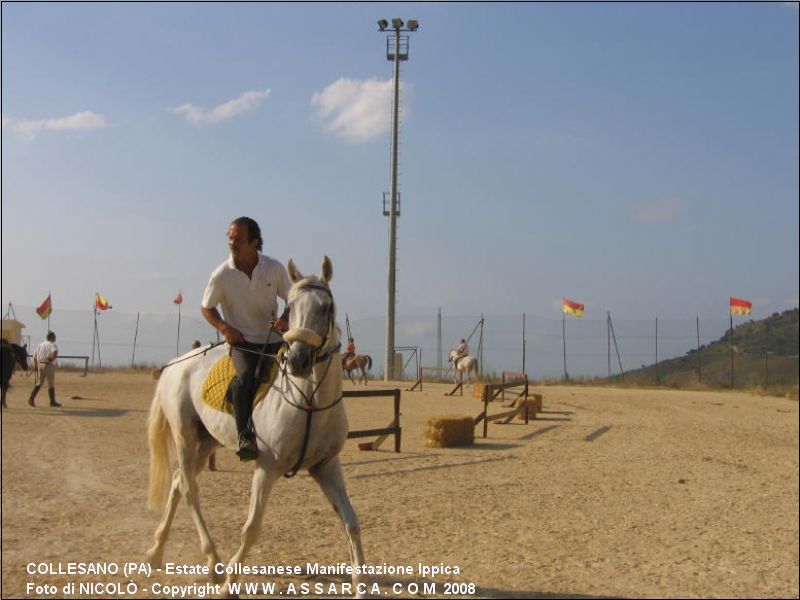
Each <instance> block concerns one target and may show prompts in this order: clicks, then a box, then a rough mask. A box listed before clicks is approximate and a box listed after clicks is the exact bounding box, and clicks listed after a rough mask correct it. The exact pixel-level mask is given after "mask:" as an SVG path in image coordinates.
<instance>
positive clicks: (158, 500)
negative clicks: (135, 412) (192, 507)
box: [147, 383, 173, 510]
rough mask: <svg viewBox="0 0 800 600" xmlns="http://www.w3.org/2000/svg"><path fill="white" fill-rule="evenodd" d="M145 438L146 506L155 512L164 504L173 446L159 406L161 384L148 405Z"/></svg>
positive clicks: (165, 418) (170, 434)
mask: <svg viewBox="0 0 800 600" xmlns="http://www.w3.org/2000/svg"><path fill="white" fill-rule="evenodd" d="M147 438H148V442H149V445H150V489H149V490H148V493H147V506H148V507H149V508H150V509H151V510H156V509H158V508H159V507H161V505H162V504H163V503H164V499H165V497H166V491H167V488H168V484H169V482H170V474H171V473H170V452H171V449H172V445H173V440H172V430H171V428H170V426H169V421H167V417H166V416H165V415H164V408H163V406H162V405H161V383H159V385H157V386H156V393H155V395H154V396H153V402H152V404H151V405H150V417H149V418H148V420H147Z"/></svg>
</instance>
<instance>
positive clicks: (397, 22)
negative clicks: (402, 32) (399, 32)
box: [392, 19, 403, 29]
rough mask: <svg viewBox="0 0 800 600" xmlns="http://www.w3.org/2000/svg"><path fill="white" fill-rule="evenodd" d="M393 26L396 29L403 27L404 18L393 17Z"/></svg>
mask: <svg viewBox="0 0 800 600" xmlns="http://www.w3.org/2000/svg"><path fill="white" fill-rule="evenodd" d="M392 27H394V28H395V29H402V28H403V19H392Z"/></svg>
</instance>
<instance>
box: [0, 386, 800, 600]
mask: <svg viewBox="0 0 800 600" xmlns="http://www.w3.org/2000/svg"><path fill="white" fill-rule="evenodd" d="M30 384H31V382H30V380H26V379H24V378H23V377H20V376H19V375H17V376H15V379H14V387H13V388H12V390H11V391H10V392H9V398H8V403H9V405H10V408H9V409H7V410H5V411H4V412H3V417H2V434H3V436H2V451H3V453H2V596H3V597H4V598H15V597H17V598H19V597H61V596H62V595H63V593H62V592H63V586H64V585H65V584H66V583H69V582H75V583H77V584H80V583H92V582H112V583H114V582H117V583H119V582H122V583H123V584H124V583H126V582H127V581H128V578H126V577H125V576H124V575H121V574H120V575H116V576H114V575H108V576H93V575H50V574H33V575H31V574H28V572H27V569H28V567H27V565H28V564H29V563H34V568H35V566H36V565H38V564H41V563H45V564H46V565H47V564H52V565H53V567H54V568H58V567H59V565H61V567H62V568H66V567H67V563H69V562H101V563H104V564H111V565H123V564H124V563H127V562H129V561H141V560H143V556H144V552H145V550H146V549H147V548H148V547H149V546H150V545H151V543H152V536H153V532H154V529H155V527H156V524H157V523H158V520H159V518H160V515H156V514H153V513H150V512H148V511H147V509H146V506H145V496H146V489H147V476H148V451H147V445H146V436H145V420H146V416H147V410H148V406H149V403H150V397H151V393H152V390H153V388H154V382H153V380H152V379H151V378H150V376H149V374H146V373H131V372H119V373H102V374H90V375H89V376H88V377H86V378H82V377H79V376H78V374H76V373H64V372H60V373H59V374H58V375H57V384H58V394H59V399H60V401H61V402H62V403H63V404H64V407H63V408H61V409H50V408H45V407H43V406H42V407H37V408H29V407H28V406H27V403H26V397H27V393H28V391H29V388H30ZM398 386H400V387H402V389H403V390H404V391H403V396H402V413H403V416H402V426H403V444H402V453H400V454H395V453H394V452H393V451H392V442H391V440H387V441H386V443H385V444H384V446H383V447H382V448H381V450H380V451H378V452H360V451H359V450H358V446H357V440H351V441H348V442H347V445H346V447H345V449H344V451H343V453H342V459H343V464H344V470H345V476H346V478H347V482H348V488H349V491H350V495H351V498H352V500H353V503H354V505H355V508H356V510H357V511H358V514H359V516H360V519H361V524H362V528H363V543H364V549H365V553H366V557H367V560H368V562H369V563H371V564H381V563H384V562H385V563H387V564H389V565H412V566H413V567H414V569H415V570H416V571H415V574H414V575H411V576H384V577H377V578H373V579H375V580H376V581H377V582H378V584H379V585H380V586H381V590H380V594H381V595H382V596H384V597H410V596H416V597H434V596H435V597H445V596H446V595H447V594H446V592H448V591H450V592H453V591H457V592H458V594H457V595H458V596H461V597H464V596H468V595H470V592H472V590H473V589H474V594H473V595H474V596H476V597H482V598H504V597H512V598H514V597H516V598H562V597H605V596H618V597H632V596H633V597H676V598H677V597H687V598H692V597H797V596H798V403H797V402H796V401H791V400H785V399H779V398H764V397H756V396H750V395H745V394H727V393H706V392H676V391H648V390H619V389H607V388H584V387H547V388H541V389H539V390H538V391H541V392H542V393H543V394H544V409H545V410H544V412H543V413H542V414H540V415H539V417H538V418H537V419H536V420H535V421H532V422H531V423H530V424H528V425H525V424H522V423H515V424H510V425H499V424H492V425H490V427H489V437H488V438H487V439H485V440H484V439H480V438H479V439H477V440H476V443H475V445H474V446H472V447H467V448H454V449H429V448H425V447H424V445H423V437H422V436H423V428H424V423H425V422H426V421H427V419H428V418H429V417H431V416H440V415H447V414H464V415H477V414H478V412H480V403H479V402H478V401H477V400H475V399H473V398H472V397H471V396H469V395H465V396H463V397H453V398H451V397H446V396H444V395H443V391H444V390H445V388H446V387H447V386H444V385H441V384H425V386H424V391H423V392H422V393H420V392H407V391H405V388H406V387H408V384H398ZM348 387H352V386H348ZM370 387H374V388H379V387H380V388H384V387H394V386H391V385H389V386H387V385H386V384H384V383H382V382H381V383H377V382H371V383H370ZM46 402H47V396H46V394H45V393H44V392H42V393H41V394H40V396H39V403H40V404H41V405H44V404H46ZM346 403H347V408H348V414H349V417H350V421H351V428H352V429H362V428H375V427H380V426H384V425H385V424H386V423H388V422H389V420H390V418H391V412H392V411H391V399H388V398H374V399H347V400H346ZM494 410H496V411H500V410H501V407H500V406H499V405H496V406H493V411H494ZM217 465H218V469H219V470H218V471H217V472H213V473H211V472H207V471H206V472H204V473H203V474H202V475H201V476H200V486H201V494H202V501H203V510H204V514H205V516H206V519H207V522H208V524H209V527H210V529H211V532H212V535H213V536H214V539H215V540H216V542H217V544H218V548H219V551H220V553H221V555H222V559H223V560H227V559H228V558H229V557H230V555H231V554H232V553H233V551H234V550H235V548H236V546H237V545H238V542H239V530H240V528H241V526H242V524H243V522H244V518H245V515H246V512H247V504H248V496H249V488H250V473H251V470H252V467H249V466H247V465H243V464H240V463H239V462H238V461H237V459H236V457H235V455H234V454H233V453H232V452H230V451H228V450H223V451H221V452H220V453H219V455H218V458H217ZM347 556H348V555H347V549H346V545H345V538H344V535H343V533H342V531H341V528H340V525H339V521H338V518H337V517H336V515H335V514H334V512H333V511H332V510H331V509H330V507H329V506H328V504H327V502H326V501H325V500H324V498H323V497H322V495H321V493H320V492H319V490H318V489H317V488H316V486H315V484H314V483H313V481H312V480H311V479H310V478H309V477H308V475H306V474H300V475H298V476H297V477H296V478H295V479H293V480H283V481H280V482H279V483H278V484H277V485H276V487H275V489H274V491H273V494H272V496H271V498H270V503H269V507H268V511H267V516H266V519H265V523H264V530H263V532H262V535H261V538H260V540H259V542H258V543H257V544H256V546H255V547H254V549H253V552H252V554H251V555H250V556H249V557H248V560H247V562H248V564H254V565H276V564H281V565H301V566H305V565H306V563H307V562H319V563H323V564H336V563H338V562H340V561H344V560H347ZM165 560H166V561H173V562H177V563H186V564H189V565H198V564H203V563H204V559H203V556H202V554H201V552H200V549H199V547H198V538H197V534H196V532H195V530H194V526H193V523H192V521H191V518H190V517H189V515H188V511H187V510H186V508H185V506H184V505H183V504H181V506H180V507H179V509H178V514H177V516H176V519H175V523H174V526H173V530H172V534H171V537H170V540H169V542H168V544H167V549H166V554H165ZM420 564H422V565H425V566H440V565H444V566H457V567H458V569H459V571H460V572H459V574H457V575H454V574H450V575H439V576H437V577H435V578H425V577H423V576H422V575H421V574H419V572H418V569H419V565H420ZM368 579H369V578H368ZM130 580H131V581H133V582H134V583H135V584H136V585H137V586H138V591H137V592H136V593H133V594H128V593H125V588H124V587H123V589H122V592H121V593H110V594H109V593H106V594H101V593H95V594H92V593H86V592H85V591H84V592H83V593H80V592H79V588H76V590H75V592H74V593H73V594H72V595H71V597H106V598H108V597H122V596H123V595H131V596H133V597H146V596H149V595H154V593H156V590H157V588H156V587H154V584H156V583H158V584H182V585H190V584H192V583H195V582H197V583H200V584H202V583H203V582H204V581H205V579H203V578H201V577H195V576H189V575H165V574H164V573H163V572H162V573H160V574H159V573H156V574H154V575H153V576H152V577H150V578H148V577H146V576H144V575H133V576H132V577H130ZM347 580H348V578H347V577H345V576H341V577H340V576H335V575H334V576H330V577H320V576H316V577H315V576H306V575H302V576H292V577H269V578H264V577H260V578H259V577H245V578H244V581H251V582H264V581H273V582H276V583H277V584H278V585H279V586H280V587H279V588H278V589H279V590H281V591H283V592H284V595H290V594H291V588H290V587H288V586H289V584H290V583H292V584H295V585H296V586H298V588H297V589H298V590H299V589H300V588H299V586H300V585H301V584H302V583H306V584H308V585H310V586H311V588H310V593H309V594H308V596H310V597H314V596H315V594H314V592H315V591H316V590H315V588H314V587H313V586H314V584H316V583H321V584H323V585H324V586H325V587H324V588H323V593H322V594H321V595H317V597H321V596H327V595H329V592H330V591H331V590H332V591H337V590H338V589H339V588H338V587H335V588H329V587H327V586H329V585H330V584H334V585H335V586H338V585H339V584H340V583H341V582H342V581H347ZM370 580H371V579H370ZM431 582H433V583H436V589H435V593H434V592H433V590H432V589H430V588H429V589H428V590H427V593H423V584H424V583H431ZM446 582H451V583H452V582H457V583H460V584H462V585H461V586H460V587H453V586H449V587H446ZM29 583H32V584H34V585H39V586H43V585H54V586H57V589H58V593H56V594H55V595H48V594H47V593H46V592H47V591H48V590H45V589H44V588H41V587H40V588H39V589H38V591H37V589H36V588H33V589H32V591H29V590H28V588H27V585H28V584H29ZM395 583H396V584H398V585H399V587H396V588H393V587H392V586H393V584H395ZM413 584H417V585H419V588H420V589H419V591H418V592H417V593H416V594H414V593H413V592H414V591H415V590H414V587H413ZM469 584H474V588H471V587H469ZM145 589H147V590H148V592H145V591H144V590H145ZM50 591H52V588H51V589H50ZM370 591H373V590H372V589H370ZM396 591H399V594H395V592H396ZM199 593H200V592H198V591H197V590H195V592H194V593H190V594H189V596H192V595H194V596H197V595H198V594H199ZM243 595H245V594H243ZM256 596H263V594H256ZM160 597H164V598H166V597H180V596H169V595H164V594H160Z"/></svg>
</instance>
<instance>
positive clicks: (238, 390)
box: [231, 380, 258, 461]
mask: <svg viewBox="0 0 800 600" xmlns="http://www.w3.org/2000/svg"><path fill="white" fill-rule="evenodd" d="M231 392H232V394H231V403H232V404H233V418H234V419H235V420H236V432H237V433H238V435H239V450H238V451H237V452H236V454H237V455H238V456H239V460H241V461H247V460H255V459H256V457H257V456H258V445H257V444H256V436H255V432H254V431H253V421H252V420H251V418H250V417H251V415H250V413H251V412H252V403H253V398H252V394H250V393H249V392H250V390H249V389H247V387H246V386H242V385H241V384H240V382H239V381H238V380H237V381H235V382H233V383H232V384H231Z"/></svg>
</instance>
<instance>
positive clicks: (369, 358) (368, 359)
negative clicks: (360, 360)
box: [364, 354, 372, 369]
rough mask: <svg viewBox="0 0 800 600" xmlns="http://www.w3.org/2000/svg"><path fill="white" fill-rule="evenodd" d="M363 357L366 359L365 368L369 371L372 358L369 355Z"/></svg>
mask: <svg viewBox="0 0 800 600" xmlns="http://www.w3.org/2000/svg"><path fill="white" fill-rule="evenodd" d="M364 356H366V357H367V368H368V369H371V368H372V357H371V356H370V355H369V354H365V355H364Z"/></svg>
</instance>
